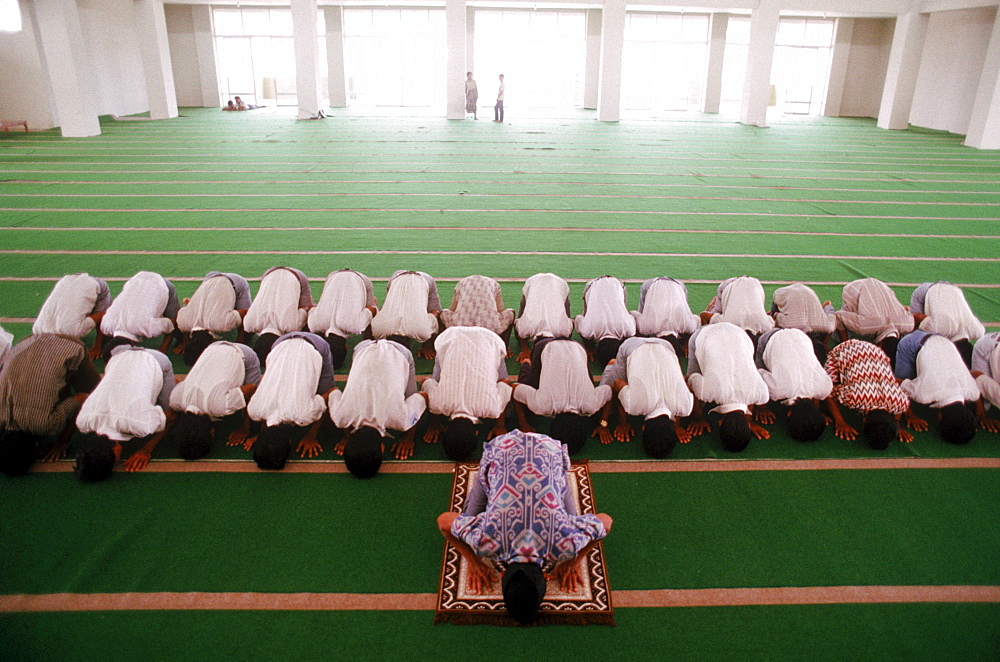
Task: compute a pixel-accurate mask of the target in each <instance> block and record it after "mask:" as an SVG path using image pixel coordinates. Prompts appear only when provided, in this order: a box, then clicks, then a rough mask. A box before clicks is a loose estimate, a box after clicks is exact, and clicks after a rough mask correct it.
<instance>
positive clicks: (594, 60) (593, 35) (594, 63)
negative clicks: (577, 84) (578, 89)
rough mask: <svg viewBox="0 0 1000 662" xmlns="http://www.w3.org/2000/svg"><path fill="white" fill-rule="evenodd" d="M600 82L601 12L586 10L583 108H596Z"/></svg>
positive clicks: (598, 10)
mask: <svg viewBox="0 0 1000 662" xmlns="http://www.w3.org/2000/svg"><path fill="white" fill-rule="evenodd" d="M600 80H601V10H600V9H588V10H587V60H586V62H585V64H584V70H583V107H584V108H587V109H589V110H595V109H596V108H597V97H598V95H599V90H600V85H599V83H600Z"/></svg>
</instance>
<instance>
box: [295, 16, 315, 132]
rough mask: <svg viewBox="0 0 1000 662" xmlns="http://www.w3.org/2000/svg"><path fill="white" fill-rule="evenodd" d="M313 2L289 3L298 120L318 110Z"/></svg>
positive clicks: (306, 117) (310, 115)
mask: <svg viewBox="0 0 1000 662" xmlns="http://www.w3.org/2000/svg"><path fill="white" fill-rule="evenodd" d="M318 17H319V8H318V7H317V5H316V0H292V38H293V40H294V41H295V96H296V98H297V100H298V104H299V119H300V120H305V119H309V118H310V117H315V116H316V113H318V112H319V109H320V105H319V104H320V98H321V96H320V90H319V66H318V64H319V35H318V34H317V32H316V22H317V21H318V20H319V18H318Z"/></svg>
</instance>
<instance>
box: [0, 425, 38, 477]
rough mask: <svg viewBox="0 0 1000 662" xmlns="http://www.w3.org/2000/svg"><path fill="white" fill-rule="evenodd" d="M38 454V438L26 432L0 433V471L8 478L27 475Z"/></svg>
mask: <svg viewBox="0 0 1000 662" xmlns="http://www.w3.org/2000/svg"><path fill="white" fill-rule="evenodd" d="M37 452H38V437H36V436H35V435H33V434H28V433H27V432H19V431H15V430H11V431H10V432H0V471H2V472H3V473H4V474H6V475H8V476H23V475H24V474H26V473H28V469H30V468H31V463H32V462H34V461H35V454H36V453H37Z"/></svg>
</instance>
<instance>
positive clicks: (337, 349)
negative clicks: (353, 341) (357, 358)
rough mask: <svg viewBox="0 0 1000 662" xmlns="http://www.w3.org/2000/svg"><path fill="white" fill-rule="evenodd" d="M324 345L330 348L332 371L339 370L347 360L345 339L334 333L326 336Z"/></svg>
mask: <svg viewBox="0 0 1000 662" xmlns="http://www.w3.org/2000/svg"><path fill="white" fill-rule="evenodd" d="M326 344H327V345H329V346H330V356H331V357H332V358H333V369H334V370H340V369H341V368H343V367H344V361H345V360H346V359H347V338H344V337H343V336H338V335H337V334H335V333H328V334H326Z"/></svg>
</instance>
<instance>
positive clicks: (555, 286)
mask: <svg viewBox="0 0 1000 662" xmlns="http://www.w3.org/2000/svg"><path fill="white" fill-rule="evenodd" d="M514 333H515V335H516V336H517V342H518V346H519V347H520V350H521V351H520V353H519V354H518V355H517V361H518V363H525V362H526V361H528V360H529V359H531V347H530V346H529V344H528V343H529V342H534V341H536V340H538V339H539V338H569V337H570V335H571V334H572V333H573V318H572V317H570V312H569V284H568V283H567V282H566V281H565V280H564V279H562V278H560V277H559V276H557V275H555V274H551V273H540V274H535V275H534V276H531V277H530V278H528V279H527V280H526V281H524V287H522V288H521V305H520V307H519V308H518V312H517V319H516V320H515V321H514Z"/></svg>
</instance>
